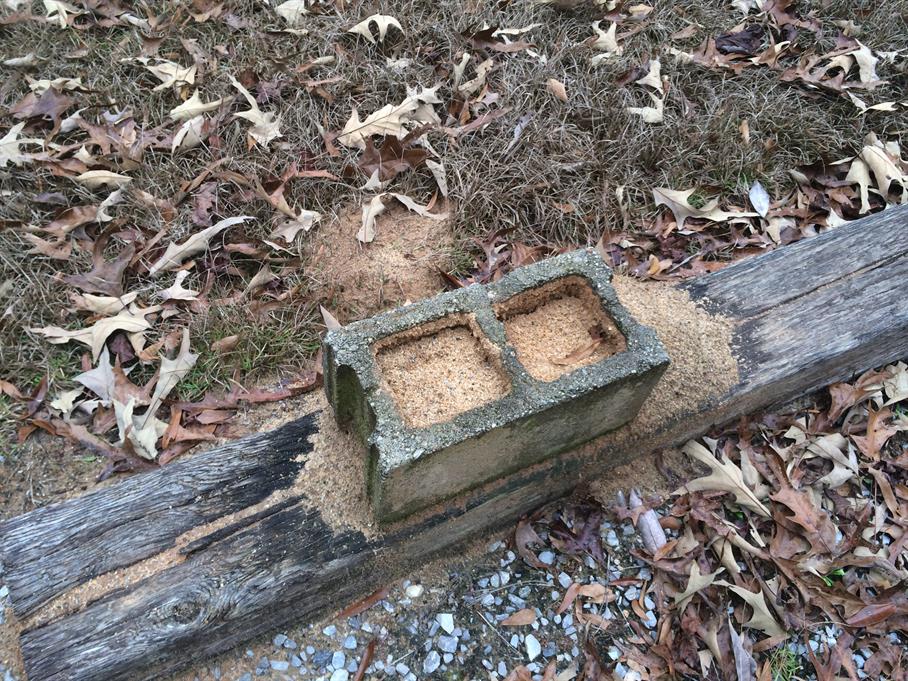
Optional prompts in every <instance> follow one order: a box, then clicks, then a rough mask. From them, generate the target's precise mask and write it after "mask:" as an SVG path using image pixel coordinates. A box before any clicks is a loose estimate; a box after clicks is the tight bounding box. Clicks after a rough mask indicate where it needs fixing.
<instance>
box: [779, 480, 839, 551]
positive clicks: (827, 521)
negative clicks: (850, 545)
mask: <svg viewBox="0 0 908 681" xmlns="http://www.w3.org/2000/svg"><path fill="white" fill-rule="evenodd" d="M769 498H770V499H772V500H773V501H775V502H776V503H778V504H781V505H783V506H785V507H786V508H788V509H789V510H791V511H792V513H793V514H794V515H792V516H789V518H788V519H789V520H790V521H791V522H793V523H795V524H797V525H799V526H800V527H802V528H803V529H804V532H803V533H802V534H803V535H804V538H805V539H806V540H807V541H808V542H810V546H811V549H812V551H813V552H814V553H819V554H830V553H833V552H834V551H835V547H836V527H835V524H834V523H833V522H832V519H831V518H830V516H829V513H828V512H827V511H824V510H823V509H822V508H817V506H815V505H814V503H813V500H812V498H811V496H810V492H808V491H806V490H799V489H795V488H794V487H792V486H791V484H790V483H787V482H784V483H783V486H782V487H781V488H780V489H779V490H778V491H776V492H774V493H773V494H770V495H769Z"/></svg>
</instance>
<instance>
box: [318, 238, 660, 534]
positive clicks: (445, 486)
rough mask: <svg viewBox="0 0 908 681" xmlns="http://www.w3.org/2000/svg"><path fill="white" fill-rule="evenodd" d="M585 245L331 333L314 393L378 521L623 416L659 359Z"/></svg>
mask: <svg viewBox="0 0 908 681" xmlns="http://www.w3.org/2000/svg"><path fill="white" fill-rule="evenodd" d="M611 276H612V274H611V270H609V268H608V267H607V266H606V265H605V263H604V262H603V261H602V259H601V258H600V257H599V256H598V254H596V252H595V251H593V250H591V249H584V250H579V251H574V252H572V253H567V254H564V255H560V256H557V257H554V258H550V259H548V260H545V261H543V262H539V263H536V264H533V265H528V266H526V267H522V268H520V269H518V270H516V271H514V272H512V273H511V274H508V275H507V276H505V277H503V278H502V279H501V280H500V281H498V282H495V283H493V284H489V285H485V286H480V285H474V286H470V287H468V288H464V289H460V290H457V291H451V292H448V293H443V294H441V295H438V296H435V297H434V298H431V299H428V300H424V301H421V302H418V303H414V304H412V305H408V306H405V307H402V308H399V309H396V310H392V311H390V312H386V313H383V314H379V315H376V316H375V317H372V318H370V319H365V320H362V321H358V322H353V323H351V324H349V325H347V326H345V327H343V328H342V329H339V330H334V331H330V332H329V333H328V334H327V335H326V337H325V342H324V361H325V368H324V371H325V374H324V375H325V390H326V391H327V394H328V399H329V401H330V403H331V404H332V406H333V408H334V411H335V416H336V418H337V420H338V422H339V423H340V424H341V425H342V426H344V427H352V428H353V429H354V431H355V432H356V433H357V434H358V436H359V438H360V439H361V440H362V441H363V442H364V443H365V445H366V447H367V449H368V452H369V455H368V459H369V460H368V462H366V465H367V466H368V475H367V480H368V487H369V490H368V491H369V496H370V499H371V501H372V505H373V509H374V512H375V515H376V518H377V520H378V521H379V522H380V523H388V522H392V521H394V520H398V519H400V518H403V517H406V516H407V515H410V514H412V513H415V512H417V511H419V510H422V509H424V508H426V507H428V506H431V505H433V504H435V503H437V502H439V501H443V500H445V499H449V498H451V497H453V496H455V495H456V494H458V493H460V492H463V491H466V490H469V489H471V488H473V487H476V486H478V485H481V484H483V483H485V482H488V481H490V480H494V479H498V478H501V477H503V476H507V475H508V474H510V473H513V472H515V471H517V470H520V469H522V468H525V467H527V466H531V465H533V464H535V463H537V462H539V461H541V460H544V459H546V458H548V457H552V456H556V455H558V454H559V453H562V452H565V451H567V450H570V449H573V448H575V447H577V446H578V445H580V444H582V443H584V442H586V441H588V440H591V439H593V438H594V437H597V436H598V435H601V434H603V433H605V432H608V431H610V430H613V429H615V428H618V427H619V426H621V425H623V424H625V423H627V422H628V421H629V420H631V419H632V418H633V417H634V416H635V415H636V414H637V411H638V410H639V409H640V406H641V405H642V404H643V401H644V400H645V399H646V397H647V396H648V395H649V393H650V391H651V390H652V388H653V386H654V385H655V384H656V382H657V381H658V379H659V377H660V376H661V375H662V372H663V371H664V370H665V368H666V367H667V366H668V362H669V359H668V355H667V354H666V352H665V349H664V348H663V346H662V344H661V343H660V342H659V339H658V338H657V337H656V334H655V333H654V332H653V331H652V330H651V329H649V328H647V327H645V326H642V325H641V324H639V323H637V322H636V321H635V320H634V319H633V318H632V317H631V315H630V314H629V313H628V312H627V310H625V309H624V308H623V307H622V306H621V304H620V303H619V302H618V298H617V296H616V294H615V291H614V289H613V288H612V286H611V284H610V281H611Z"/></svg>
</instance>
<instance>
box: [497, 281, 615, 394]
mask: <svg viewBox="0 0 908 681" xmlns="http://www.w3.org/2000/svg"><path fill="white" fill-rule="evenodd" d="M495 312H496V314H497V315H498V317H499V319H501V320H502V321H503V322H504V329H505V334H506V335H507V337H508V342H509V343H510V344H511V345H512V346H513V348H514V349H515V350H516V351H517V359H518V360H520V363H521V364H522V365H523V366H524V368H525V369H526V370H527V372H529V374H530V375H531V376H532V377H533V378H538V379H539V380H540V381H554V380H555V379H556V378H558V377H559V376H562V375H564V374H566V373H568V372H570V371H573V370H574V369H577V368H578V367H582V366H586V365H588V364H594V363H595V362H598V361H600V360H602V359H605V358H606V357H609V356H611V355H614V354H616V353H619V352H622V351H623V350H625V349H626V348H627V343H626V341H625V339H624V336H623V335H622V334H621V332H620V331H619V330H618V327H616V326H615V323H614V322H613V321H612V319H611V318H610V317H609V316H608V315H607V314H606V313H605V311H604V310H603V309H602V303H601V302H600V301H599V299H598V297H597V296H596V294H595V293H594V292H593V290H592V289H591V288H590V286H589V284H587V283H586V282H585V281H584V280H583V279H581V278H579V277H566V278H564V279H560V280H558V281H556V282H552V283H551V284H546V285H545V286H540V287H539V288H537V289H533V290H531V291H527V292H525V293H522V294H520V295H516V296H514V297H513V298H511V299H509V300H507V301H505V302H504V303H502V304H501V305H497V306H496V308H495Z"/></svg>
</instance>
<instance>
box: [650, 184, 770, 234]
mask: <svg viewBox="0 0 908 681" xmlns="http://www.w3.org/2000/svg"><path fill="white" fill-rule="evenodd" d="M696 191H697V190H696V189H688V190H687V191H678V190H675V189H668V188H667V187H656V188H655V189H653V199H655V201H656V205H657V206H667V207H668V208H669V210H671V212H672V215H674V216H675V222H676V223H677V224H678V229H679V230H680V229H683V228H684V223H685V222H686V221H687V219H688V218H702V219H704V220H713V221H714V222H721V221H723V220H727V219H728V218H732V217H753V216H754V215H755V213H743V212H742V213H729V212H726V211H723V210H719V209H718V208H717V206H718V204H719V199H713V200H712V201H707V202H706V203H705V204H704V205H703V206H701V207H700V208H696V207H694V206H692V205H691V204H690V202H689V201H688V199H690V197H691V196H693V195H694V194H695V193H696Z"/></svg>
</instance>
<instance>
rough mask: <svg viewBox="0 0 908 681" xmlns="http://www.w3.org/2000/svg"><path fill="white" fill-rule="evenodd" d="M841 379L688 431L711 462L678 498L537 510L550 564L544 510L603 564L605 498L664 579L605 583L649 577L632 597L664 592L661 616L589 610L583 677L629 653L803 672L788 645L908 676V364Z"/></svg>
mask: <svg viewBox="0 0 908 681" xmlns="http://www.w3.org/2000/svg"><path fill="white" fill-rule="evenodd" d="M828 391H829V398H828V400H823V399H819V400H818V401H817V402H814V403H812V404H811V406H810V407H808V408H802V409H801V410H799V411H796V412H794V413H789V414H769V415H763V416H761V417H754V418H745V419H742V420H741V421H740V422H739V423H738V424H736V426H735V427H734V428H732V429H729V430H726V431H723V432H719V433H716V434H715V437H714V438H704V439H703V440H702V442H695V441H691V442H688V443H687V445H686V446H685V447H684V453H685V454H687V455H688V456H689V457H690V458H691V459H692V460H694V461H696V462H698V463H699V464H701V465H702V466H703V467H705V468H706V469H708V474H707V475H705V476H704V477H699V478H696V479H694V480H691V481H690V482H688V483H686V484H685V485H684V486H683V487H681V488H679V489H678V490H676V491H675V492H674V494H673V497H674V498H673V500H672V501H671V502H670V503H668V504H662V505H660V500H658V499H651V500H648V503H647V502H644V501H642V500H640V499H639V498H638V497H636V495H634V494H632V496H631V499H630V504H629V506H628V505H627V504H625V502H624V499H623V498H620V499H619V501H618V503H616V504H615V505H614V506H613V507H611V508H609V509H603V508H601V507H597V506H595V505H594V504H590V503H589V502H587V503H584V504H582V505H580V506H577V507H569V508H568V509H567V510H558V511H554V512H553V513H555V515H554V516H551V517H543V518H536V519H534V520H532V521H529V520H524V521H521V524H520V525H518V528H517V536H516V540H515V543H516V545H517V548H518V549H519V550H520V553H521V555H522V556H523V557H524V559H525V560H526V561H527V562H528V563H530V564H531V565H534V566H535V567H539V568H542V569H545V568H546V566H545V565H543V564H542V563H540V562H539V561H538V559H537V558H536V554H535V553H533V551H532V550H531V548H530V547H531V546H532V545H533V544H535V543H542V541H541V540H540V539H539V535H538V534H537V533H536V532H535V530H534V529H533V528H534V526H535V527H539V524H540V523H542V524H544V525H545V526H546V529H547V533H546V536H548V537H549V541H550V542H551V544H552V545H553V546H554V547H555V548H557V549H558V550H559V551H561V552H563V553H567V554H570V555H576V556H577V557H578V559H579V560H581V562H582V561H583V560H585V559H587V556H589V557H591V558H593V559H594V560H595V561H596V563H598V564H600V565H602V566H605V565H606V564H607V561H608V556H607V555H606V550H605V549H604V548H603V545H602V543H601V536H600V525H601V519H602V517H603V513H606V512H611V513H612V514H614V516H615V517H616V518H617V519H618V520H620V521H626V522H631V523H633V524H634V525H635V526H636V528H637V532H638V535H639V538H640V542H639V543H640V547H639V548H637V549H634V550H632V554H633V556H634V557H635V558H636V559H637V561H638V565H645V566H647V567H648V568H649V569H650V570H651V573H652V579H651V580H640V579H636V578H635V577H634V575H633V574H627V575H625V577H623V578H622V579H621V580H618V582H615V581H612V582H608V581H607V580H606V581H605V582H604V583H603V584H602V587H606V588H608V591H609V592H611V591H612V589H613V588H615V586H616V585H617V584H618V583H619V582H621V583H624V582H626V581H628V580H629V581H630V582H633V583H635V584H638V585H639V586H640V594H639V599H637V600H636V601H635V602H634V603H632V604H631V605H632V606H633V608H632V610H633V611H634V612H635V613H638V615H639V617H640V618H641V619H642V609H641V608H642V603H643V600H644V598H647V597H649V598H651V599H652V600H653V602H654V603H655V604H656V606H657V610H658V613H657V614H658V623H657V624H656V626H655V627H654V628H652V629H649V628H647V627H645V626H644V625H643V624H642V622H640V621H639V620H638V619H637V618H635V617H633V616H630V617H625V618H624V620H623V621H622V620H621V619H612V620H605V619H603V618H602V617H598V616H596V615H591V614H589V613H584V612H578V615H579V618H580V619H579V620H578V621H580V622H581V623H584V624H585V625H587V626H586V632H587V647H586V658H587V659H586V667H585V669H584V672H583V675H582V677H581V678H583V679H585V680H586V681H600V679H607V678H611V675H610V672H611V670H612V669H613V668H614V667H615V664H616V663H617V662H620V663H621V664H624V665H626V668H628V669H630V670H632V671H633V672H636V673H637V674H639V676H637V677H636V678H641V679H659V678H668V677H688V678H702V679H738V680H739V681H747V680H750V679H761V680H762V679H766V680H769V679H775V678H791V676H790V674H789V676H784V675H783V676H778V674H783V673H784V671H785V670H784V669H781V668H780V665H781V664H782V662H780V660H782V661H784V660H790V661H792V665H793V666H794V667H795V668H800V667H803V668H806V669H811V668H812V670H813V677H814V678H816V679H818V680H819V681H833V679H839V678H845V677H847V678H852V679H855V678H858V676H859V672H858V668H857V667H856V666H855V662H854V660H853V653H856V652H858V651H860V652H861V653H862V657H863V658H864V661H863V664H862V673H863V674H864V675H866V676H861V678H872V679H876V678H892V679H895V678H903V674H904V669H905V665H906V662H908V661H906V659H905V649H906V648H905V646H906V644H908V596H906V594H908V590H906V587H908V545H906V544H908V524H906V523H908V521H906V519H908V437H906V436H905V433H906V432H908V413H906V411H905V407H906V406H908V365H906V364H904V363H903V362H899V363H897V364H893V365H890V366H887V367H885V368H883V369H880V370H873V371H868V372H866V373H865V374H863V375H862V376H860V377H859V378H858V379H857V380H855V381H853V382H851V383H838V384H835V385H832V386H830V387H829V389H828ZM824 402H825V404H824ZM654 509H658V512H657V511H656V510H654ZM565 518H569V519H570V520H569V521H567V522H566V521H565ZM559 527H560V529H559ZM614 598H615V596H614V594H613V593H611V594H610V595H608V596H606V597H604V598H602V600H600V601H598V602H610V601H614ZM628 614H630V613H628ZM611 645H614V646H617V647H618V649H619V650H620V651H621V656H620V659H619V660H618V661H613V660H612V659H610V658H609V657H608V656H606V655H605V653H604V651H605V648H606V647H608V646H611ZM792 651H798V652H792ZM789 671H790V670H789Z"/></svg>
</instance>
